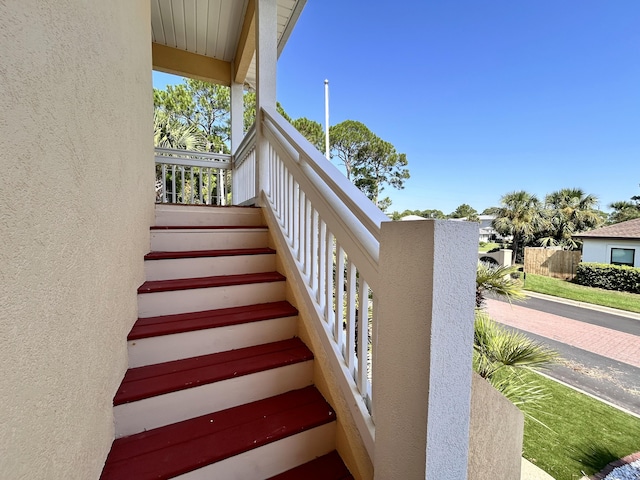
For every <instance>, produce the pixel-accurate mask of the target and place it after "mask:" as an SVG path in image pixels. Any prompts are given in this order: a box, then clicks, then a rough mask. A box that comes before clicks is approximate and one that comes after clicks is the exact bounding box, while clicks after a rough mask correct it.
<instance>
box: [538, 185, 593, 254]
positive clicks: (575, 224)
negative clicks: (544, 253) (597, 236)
mask: <svg viewBox="0 0 640 480" xmlns="http://www.w3.org/2000/svg"><path fill="white" fill-rule="evenodd" d="M597 205H598V198H597V197H596V196H595V195H587V194H585V192H584V191H583V190H582V189H580V188H563V189H562V190H558V191H556V192H553V193H550V194H549V195H547V196H546V197H545V207H546V210H545V216H546V218H547V232H546V234H545V235H544V236H543V237H542V238H541V239H540V240H539V242H540V244H541V245H543V246H549V245H560V246H563V247H565V248H568V249H570V250H574V249H576V248H578V247H579V243H578V242H576V241H575V240H574V239H573V238H572V235H573V234H575V233H580V232H583V231H585V230H590V229H592V228H596V227H598V226H600V225H601V224H602V223H603V218H602V216H601V215H600V212H599V211H598V210H597V209H596V207H597Z"/></svg>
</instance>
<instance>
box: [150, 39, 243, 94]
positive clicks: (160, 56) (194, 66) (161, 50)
mask: <svg viewBox="0 0 640 480" xmlns="http://www.w3.org/2000/svg"><path fill="white" fill-rule="evenodd" d="M151 53H152V56H153V69H154V70H158V71H160V72H165V73H172V74H174V75H180V76H183V77H189V78H195V79H197V80H204V81H206V82H211V83H217V84H220V85H227V86H229V85H231V63H230V62H224V61H222V60H218V59H216V58H211V57H205V56H204V55H198V54H196V53H191V52H187V51H185V50H179V49H177V48H172V47H167V46H166V45H161V44H159V43H152V44H151Z"/></svg>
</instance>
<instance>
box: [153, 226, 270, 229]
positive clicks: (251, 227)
mask: <svg viewBox="0 0 640 480" xmlns="http://www.w3.org/2000/svg"><path fill="white" fill-rule="evenodd" d="M150 228H151V230H242V229H250V230H252V229H259V230H260V229H261V230H265V229H266V228H267V227H266V225H154V226H152V227H150Z"/></svg>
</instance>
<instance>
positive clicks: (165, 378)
mask: <svg viewBox="0 0 640 480" xmlns="http://www.w3.org/2000/svg"><path fill="white" fill-rule="evenodd" d="M312 359H313V354H312V353H311V351H310V350H309V349H308V348H307V347H306V345H305V344H304V343H302V341H301V340H300V339H299V338H290V339H288V340H282V341H279V342H273V343H267V344H264V345H257V346H254V347H247V348H241V349H237V350H230V351H228V352H221V353H214V354H209V355H202V356H199V357H192V358H185V359H182V360H175V361H172V362H165V363H159V364H155V365H148V366H145V367H138V368H132V369H129V370H128V371H127V373H126V375H125V377H124V379H123V380H122V384H121V385H120V388H119V389H118V391H117V393H116V396H115V398H114V399H113V404H114V405H121V404H124V403H129V402H134V401H137V400H141V399H143V398H149V397H154V396H156V395H162V394H165V393H169V392H176V391H179V390H184V389H187V388H192V387H197V386H199V385H206V384H210V383H214V382H219V381H222V380H227V379H229V378H235V377H241V376H243V375H250V374H252V373H256V372H260V371H265V370H270V369H273V368H278V367H282V366H285V365H292V364H295V363H300V362H305V361H307V360H312Z"/></svg>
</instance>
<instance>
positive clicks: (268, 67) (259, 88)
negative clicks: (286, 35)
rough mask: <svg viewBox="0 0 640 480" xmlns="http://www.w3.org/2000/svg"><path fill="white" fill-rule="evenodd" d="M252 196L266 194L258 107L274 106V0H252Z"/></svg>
mask: <svg viewBox="0 0 640 480" xmlns="http://www.w3.org/2000/svg"><path fill="white" fill-rule="evenodd" d="M256 20H257V21H256V77H257V78H256V128H257V131H256V134H257V159H256V167H257V168H256V195H257V196H258V199H259V198H260V192H261V191H262V190H264V191H265V192H266V193H269V192H268V191H267V189H268V182H269V170H268V159H269V144H268V142H267V139H266V138H265V136H264V134H263V126H262V112H261V108H263V107H266V106H269V107H271V108H273V109H275V107H276V64H277V62H278V42H277V40H278V38H277V35H278V5H277V1H276V0H256Z"/></svg>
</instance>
